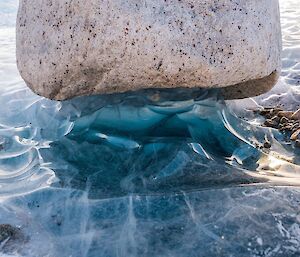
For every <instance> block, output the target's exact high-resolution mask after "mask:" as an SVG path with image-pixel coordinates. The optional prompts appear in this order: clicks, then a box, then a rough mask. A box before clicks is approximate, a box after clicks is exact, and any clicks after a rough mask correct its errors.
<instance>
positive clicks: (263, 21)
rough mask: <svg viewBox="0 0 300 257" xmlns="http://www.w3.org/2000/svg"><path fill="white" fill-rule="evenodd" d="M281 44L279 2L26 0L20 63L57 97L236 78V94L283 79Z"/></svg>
mask: <svg viewBox="0 0 300 257" xmlns="http://www.w3.org/2000/svg"><path fill="white" fill-rule="evenodd" d="M280 52H281V31H280V15H279V7H278V0H263V1H262V0H251V1H248V0H235V1H227V0H219V1H212V0H191V1H186V0H183V1H172V0H167V1H160V0H146V1H137V0H125V1H124V0H104V1H100V0H87V1H72V0H65V1H61V0H51V1H49V0H47V1H46V0H32V1H30V2H28V1H26V0H21V1H20V6H19V13H18V20H17V60H18V68H19V71H20V73H21V75H22V77H23V79H24V80H25V81H26V83H27V85H28V86H29V87H30V88H31V89H32V90H33V91H34V92H36V93H37V94H39V95H43V96H45V97H48V98H51V99H57V100H63V99H68V98H72V97H75V96H78V95H90V94H98V93H101V94H104V93H113V92H125V91H131V90H137V89H143V88H175V87H189V88H190V87H203V88H212V87H217V88H219V87H226V86H231V85H239V86H241V88H242V89H241V90H238V91H234V94H236V93H239V91H244V90H246V91H247V92H249V93H251V94H256V93H255V92H256V91H257V90H260V89H261V88H262V87H263V88H264V91H266V90H267V89H270V88H271V87H272V86H273V85H274V84H275V82H276V79H277V74H278V73H279V71H280ZM249 81H250V82H249ZM244 83H246V84H244ZM235 97H236V96H235ZM242 97H243V96H242Z"/></svg>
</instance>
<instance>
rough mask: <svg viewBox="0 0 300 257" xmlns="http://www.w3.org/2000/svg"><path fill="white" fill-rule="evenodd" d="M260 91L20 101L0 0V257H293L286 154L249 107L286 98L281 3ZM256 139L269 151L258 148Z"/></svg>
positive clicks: (23, 93)
mask: <svg viewBox="0 0 300 257" xmlns="http://www.w3.org/2000/svg"><path fill="white" fill-rule="evenodd" d="M281 6H282V20H283V38H284V53H283V73H282V77H281V80H280V81H279V83H278V85H277V86H276V87H275V88H274V89H273V90H272V92H270V93H268V94H266V95H263V96H260V97H257V98H254V99H246V100H240V101H227V102H224V101H223V100H222V99H219V98H218V95H217V93H216V92H206V91H199V90H193V91H188V92H187V91H180V90H177V91H174V92H173V93H172V94H170V93H168V94H166V92H165V91H161V92H157V91H142V92H136V93H133V94H123V95H114V96H102V97H99V96H93V97H85V98H84V101H83V99H82V98H81V99H75V100H72V101H68V102H64V103H59V102H53V101H49V100H46V99H44V98H41V97H38V96H36V95H34V94H33V93H31V92H30V91H29V90H28V89H27V88H26V86H25V84H24V82H23V81H22V80H21V78H20V77H19V75H18V73H17V69H16V65H15V58H14V43H15V40H14V37H15V35H14V28H13V24H14V22H13V17H14V15H15V14H14V13H15V11H14V10H16V4H15V2H14V1H11V0H10V1H2V0H0V14H1V18H2V17H5V19H2V20H1V23H0V26H1V27H0V104H1V107H2V108H1V109H0V199H1V200H0V201H1V205H0V224H10V225H12V226H14V227H16V228H20V231H21V232H20V233H22V234H19V235H18V236H13V235H10V236H7V234H5V233H4V232H3V231H0V252H1V254H2V255H1V256H30V257H35V256H36V257H42V256H49V257H58V256H59V257H61V256H62V257H64V256H76V257H77V256H78V257H82V256H87V257H94V256H97V257H98V256H105V257H108V256H112V257H113V256H172V257H173V256H184V257H186V256H197V257H198V256H255V257H256V256H284V257H285V256H299V255H300V207H299V206H300V205H299V202H300V189H299V183H300V178H299V176H300V165H299V163H300V158H299V152H300V150H299V148H298V149H297V148H295V146H294V145H293V144H291V143H289V142H287V141H286V140H285V137H284V135H282V134H281V133H279V132H278V131H277V130H274V129H270V128H264V127H262V126H261V125H260V124H261V123H262V121H263V119H262V117H259V116H257V115H255V114H253V112H252V111H249V110H251V109H253V108H257V107H259V106H274V105H277V104H281V105H282V106H284V108H285V109H289V110H295V109H297V108H299V103H300V89H299V88H300V87H299V85H300V77H299V76H300V66H299V63H300V32H299V31H300V30H299V29H300V28H299V24H300V8H299V7H298V4H297V0H283V1H281ZM266 139H268V141H270V142H271V143H272V147H271V149H265V148H260V147H257V146H260V145H262V144H263V143H264V141H265V140H266Z"/></svg>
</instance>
